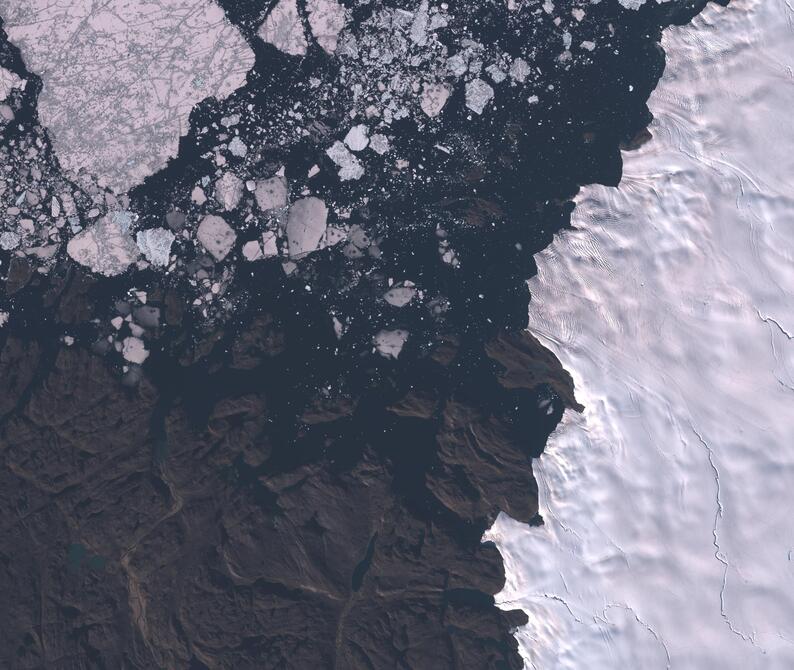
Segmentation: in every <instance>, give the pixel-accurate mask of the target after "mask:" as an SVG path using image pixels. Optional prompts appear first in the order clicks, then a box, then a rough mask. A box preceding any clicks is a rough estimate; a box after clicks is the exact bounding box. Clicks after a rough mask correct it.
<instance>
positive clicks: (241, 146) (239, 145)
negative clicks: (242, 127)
mask: <svg viewBox="0 0 794 670" xmlns="http://www.w3.org/2000/svg"><path fill="white" fill-rule="evenodd" d="M229 153H230V154H231V155H232V156H237V158H245V155H246V154H247V153H248V147H247V146H246V145H245V142H243V141H242V140H241V139H240V138H239V137H237V136H235V137H234V138H233V139H232V141H231V142H229Z"/></svg>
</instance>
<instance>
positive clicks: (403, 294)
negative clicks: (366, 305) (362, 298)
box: [383, 286, 416, 307]
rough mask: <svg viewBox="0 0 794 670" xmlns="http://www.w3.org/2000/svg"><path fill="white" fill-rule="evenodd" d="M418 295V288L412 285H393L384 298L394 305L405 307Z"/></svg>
mask: <svg viewBox="0 0 794 670" xmlns="http://www.w3.org/2000/svg"><path fill="white" fill-rule="evenodd" d="M415 296H416V289H415V288H413V287H411V286H393V287H392V288H390V289H389V290H388V291H386V293H385V294H384V296H383V299H384V300H385V301H386V302H388V303H389V304H390V305H392V306H394V307H405V306H406V305H407V304H408V303H409V302H411V300H413V299H414V297H415Z"/></svg>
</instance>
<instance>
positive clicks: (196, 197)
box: [190, 186, 207, 207]
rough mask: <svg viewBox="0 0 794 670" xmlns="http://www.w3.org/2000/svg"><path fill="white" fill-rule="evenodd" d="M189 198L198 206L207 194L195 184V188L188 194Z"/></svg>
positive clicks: (202, 202)
mask: <svg viewBox="0 0 794 670" xmlns="http://www.w3.org/2000/svg"><path fill="white" fill-rule="evenodd" d="M190 199H191V200H192V201H193V202H194V203H195V204H197V205H198V206H199V207H201V205H203V204H204V203H205V202H207V196H206V194H205V193H204V189H203V188H201V186H196V188H194V189H193V192H192V193H191V194H190Z"/></svg>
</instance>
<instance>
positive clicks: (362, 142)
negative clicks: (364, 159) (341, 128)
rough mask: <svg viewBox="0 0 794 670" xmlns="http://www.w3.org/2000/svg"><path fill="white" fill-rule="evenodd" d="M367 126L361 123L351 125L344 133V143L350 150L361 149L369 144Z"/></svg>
mask: <svg viewBox="0 0 794 670" xmlns="http://www.w3.org/2000/svg"><path fill="white" fill-rule="evenodd" d="M368 135H369V128H367V126H365V125H364V124H363V123H360V124H359V125H357V126H353V127H352V128H351V129H350V130H349V131H348V132H347V135H345V144H346V145H347V146H348V148H349V149H350V150H351V151H363V150H364V149H366V148H367V145H368V144H369V137H368Z"/></svg>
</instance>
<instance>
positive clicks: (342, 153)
mask: <svg viewBox="0 0 794 670" xmlns="http://www.w3.org/2000/svg"><path fill="white" fill-rule="evenodd" d="M325 153H326V154H328V157H329V158H330V159H331V160H332V161H333V162H334V163H336V164H337V165H338V166H339V178H340V179H341V180H342V181H348V180H350V179H361V177H362V176H363V174H364V166H363V165H362V164H361V162H360V161H359V160H358V158H356V157H355V156H354V155H353V154H351V153H350V152H349V151H348V149H347V147H346V146H345V145H344V144H342V142H339V141H338V140H337V141H336V142H334V144H333V145H332V146H331V148H330V149H328V150H327V151H326V152H325Z"/></svg>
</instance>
